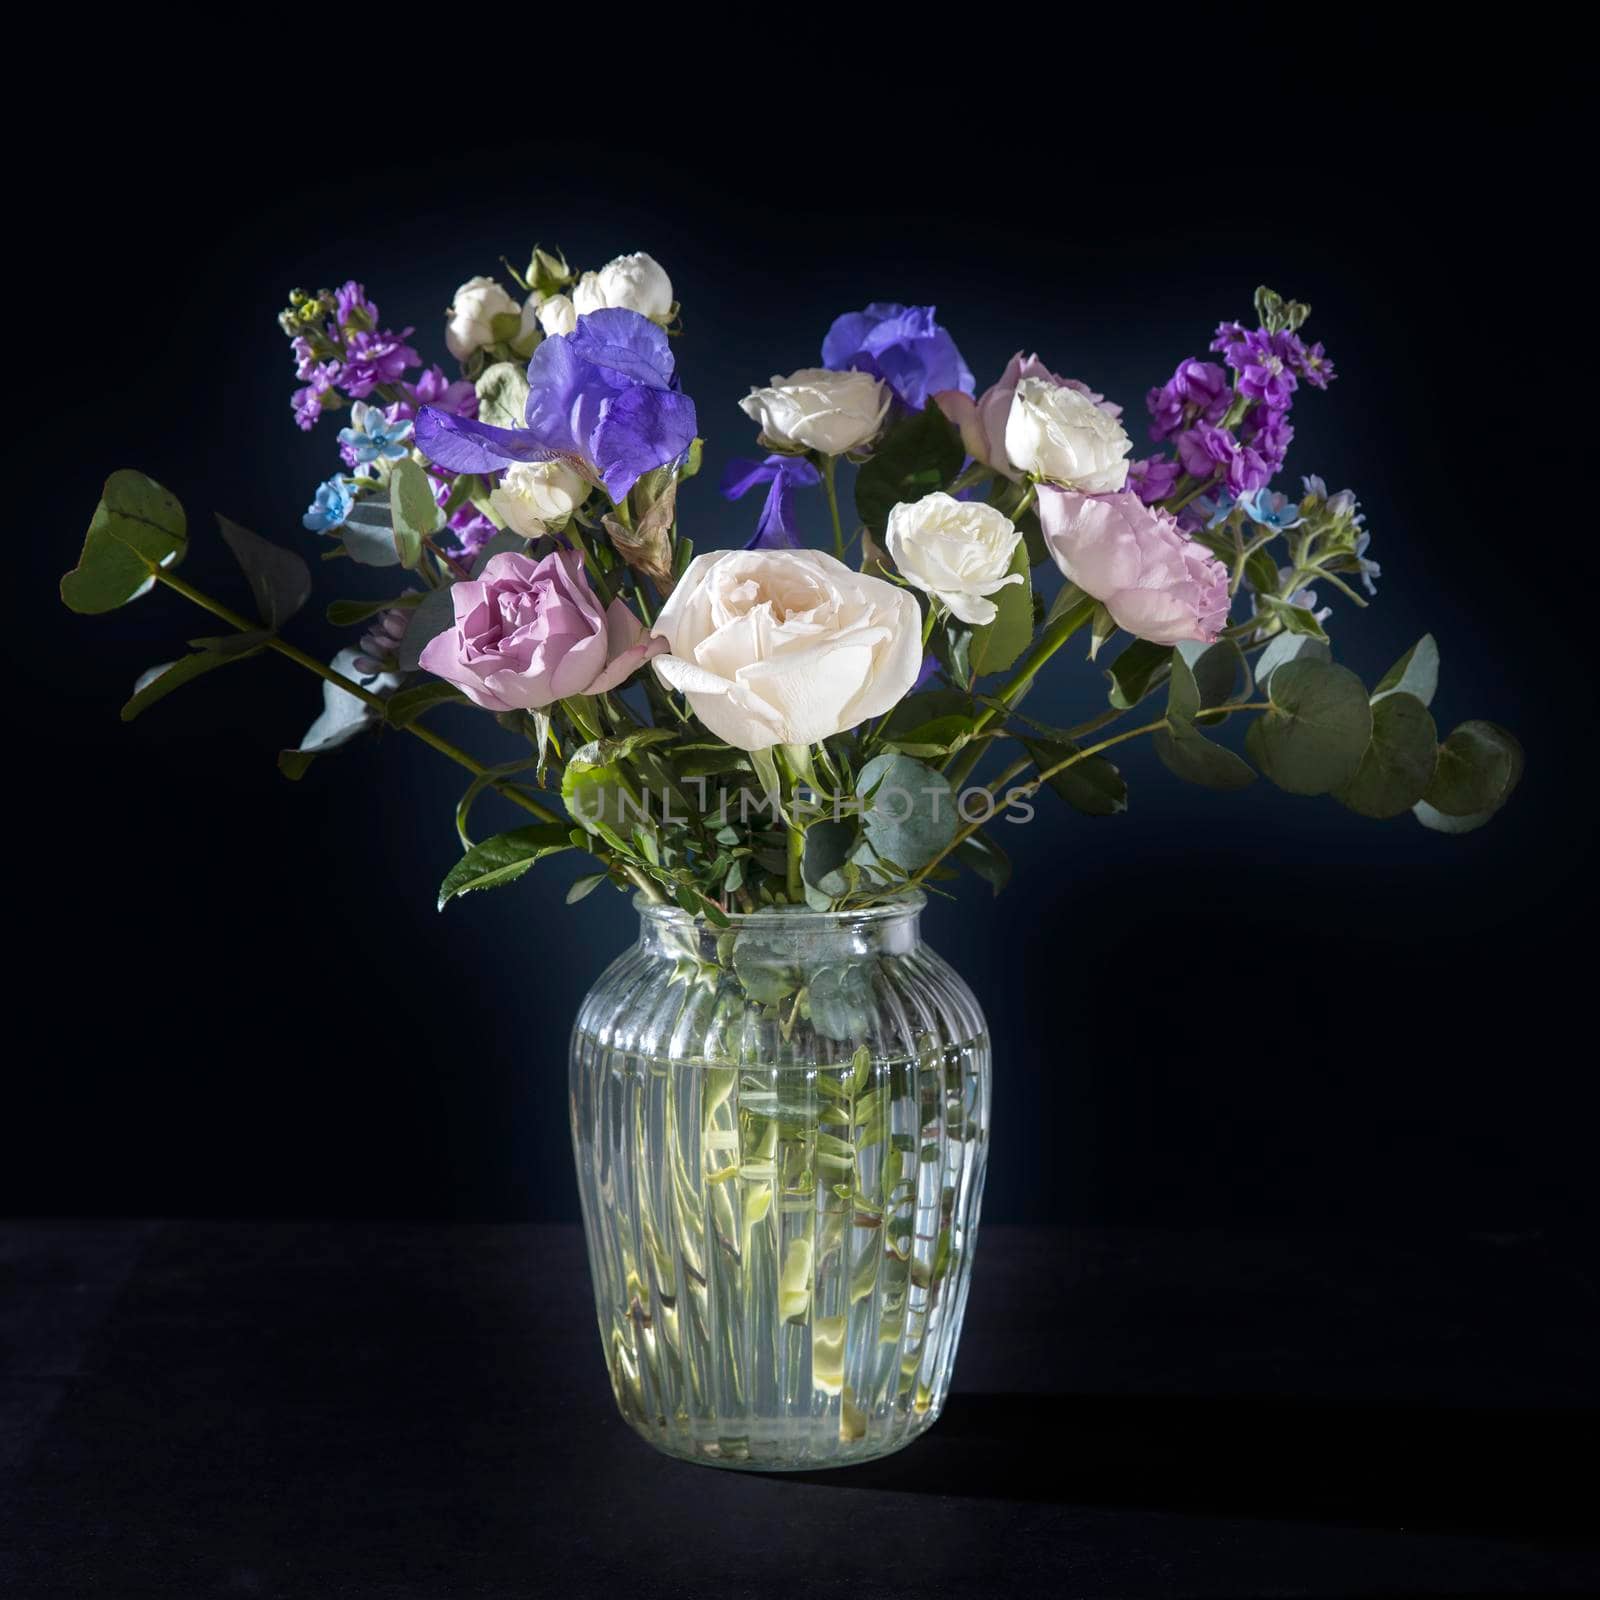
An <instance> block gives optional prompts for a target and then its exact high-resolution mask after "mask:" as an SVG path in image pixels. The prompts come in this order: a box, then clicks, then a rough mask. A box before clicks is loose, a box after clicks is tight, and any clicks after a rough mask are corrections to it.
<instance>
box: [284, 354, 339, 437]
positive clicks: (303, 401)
mask: <svg viewBox="0 0 1600 1600" xmlns="http://www.w3.org/2000/svg"><path fill="white" fill-rule="evenodd" d="M300 376H301V377H303V378H307V379H309V380H310V381H309V382H308V383H307V384H306V386H305V388H303V389H296V390H295V392H294V393H293V394H292V395H290V396H289V404H290V405H291V406H293V407H294V420H295V424H296V426H298V427H299V429H300V431H301V432H302V433H309V432H310V431H311V429H313V428H314V427H316V425H317V419H318V418H319V417H320V416H321V415H322V413H323V410H324V409H325V407H326V404H327V402H326V401H324V399H323V396H324V395H327V394H330V393H332V392H333V385H334V381H335V379H337V378H338V376H339V363H338V362H337V361H328V362H322V363H317V364H314V365H311V366H309V367H308V368H307V369H306V370H305V371H304V372H302V373H300ZM335 398H337V396H335Z"/></svg>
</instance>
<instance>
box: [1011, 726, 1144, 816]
mask: <svg viewBox="0 0 1600 1600" xmlns="http://www.w3.org/2000/svg"><path fill="white" fill-rule="evenodd" d="M1022 747H1023V749H1024V750H1026V751H1027V752H1028V754H1029V755H1030V756H1031V757H1032V758H1033V763H1034V765H1035V766H1036V767H1038V769H1039V771H1040V772H1041V773H1043V772H1048V771H1049V770H1050V768H1051V767H1054V766H1058V765H1060V763H1061V762H1063V761H1065V760H1066V759H1067V757H1068V756H1073V755H1076V754H1077V753H1078V747H1077V746H1076V745H1075V744H1072V743H1070V742H1069V741H1068V740H1065V739H1024V740H1023V741H1022ZM1045 782H1046V783H1047V784H1048V785H1049V786H1050V787H1051V788H1052V789H1053V790H1054V791H1055V792H1056V793H1057V794H1058V795H1060V796H1061V798H1062V799H1063V800H1065V801H1066V802H1067V804H1068V805H1069V806H1071V807H1072V809H1073V810H1074V811H1081V812H1083V814H1084V815H1085V816H1089V817H1114V816H1117V815H1118V814H1119V813H1121V812H1123V811H1126V810H1127V809H1128V785H1127V784H1126V782H1124V781H1123V777H1122V774H1121V773H1120V772H1118V771H1117V769H1116V768H1115V767H1114V766H1112V764H1111V763H1110V762H1109V761H1107V760H1106V758H1105V757H1104V756H1088V757H1086V758H1085V759H1084V760H1082V761H1074V762H1073V763H1072V765H1071V766H1070V767H1062V769H1061V771H1060V772H1057V773H1053V774H1052V775H1051V776H1050V777H1048V778H1046V779H1045Z"/></svg>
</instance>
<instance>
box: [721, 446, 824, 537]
mask: <svg viewBox="0 0 1600 1600" xmlns="http://www.w3.org/2000/svg"><path fill="white" fill-rule="evenodd" d="M821 482H822V474H821V473H820V472H818V471H817V469H816V468H815V467H814V466H812V465H811V463H810V462H809V461H807V460H806V459H805V457H804V456H776V455H775V456H768V457H767V459H766V460H765V461H730V462H729V463H728V470H727V471H726V472H724V473H723V475H722V493H723V497H724V498H725V499H728V500H738V499H740V498H741V497H742V496H744V495H746V494H748V493H749V492H750V490H752V489H753V488H755V486H756V485H757V484H758V483H765V484H769V485H770V486H771V487H770V488H768V490H767V500H766V504H765V505H763V506H762V508H761V516H760V517H759V519H758V520H757V522H756V531H755V533H754V534H753V535H752V536H751V538H750V541H749V543H748V544H746V545H745V549H746V550H798V549H799V548H800V546H801V545H802V543H803V542H804V541H803V540H802V539H801V537H800V534H799V532H798V531H797V530H796V528H795V525H794V492H795V490H796V489H814V488H815V487H816V486H817V485H818V484H819V483H821Z"/></svg>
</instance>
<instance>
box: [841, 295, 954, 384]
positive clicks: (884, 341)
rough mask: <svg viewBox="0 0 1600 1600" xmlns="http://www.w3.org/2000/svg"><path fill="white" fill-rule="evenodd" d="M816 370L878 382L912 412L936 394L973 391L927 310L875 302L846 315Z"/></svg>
mask: <svg viewBox="0 0 1600 1600" xmlns="http://www.w3.org/2000/svg"><path fill="white" fill-rule="evenodd" d="M822 364H823V366H825V367H827V368H828V369H829V370H830V371H832V372H848V371H849V370H850V369H851V368H852V367H854V368H855V369H856V371H858V372H870V373H871V374H872V375H873V376H874V377H877V378H882V379H883V381H884V382H885V383H887V384H888V385H889V387H890V388H891V389H893V390H894V392H895V393H896V394H897V395H898V396H899V397H900V399H901V400H903V401H904V402H905V404H906V405H908V406H910V407H911V409H912V410H913V411H921V410H922V408H923V407H924V406H925V405H927V403H928V401H929V400H930V399H931V398H932V397H933V396H934V395H936V394H938V393H939V392H940V390H942V389H959V390H960V391H961V393H962V394H971V393H972V391H973V381H972V369H971V368H970V367H968V365H967V364H966V362H965V361H963V360H962V359H961V352H960V351H959V350H957V349H956V342H955V340H954V339H952V338H951V337H950V334H949V332H948V331H947V330H946V329H944V328H942V327H940V326H939V324H938V323H937V322H935V321H934V308H933V307H932V306H902V305H896V304H894V303H893V302H892V301H888V300H875V301H873V303H872V304H871V305H870V306H868V307H867V309H866V310H865V311H850V312H846V313H845V315H844V316H842V317H840V318H839V319H838V320H837V321H836V322H835V323H834V325H833V326H832V327H831V328H829V329H828V336H827V338H825V339H824V340H823V341H822Z"/></svg>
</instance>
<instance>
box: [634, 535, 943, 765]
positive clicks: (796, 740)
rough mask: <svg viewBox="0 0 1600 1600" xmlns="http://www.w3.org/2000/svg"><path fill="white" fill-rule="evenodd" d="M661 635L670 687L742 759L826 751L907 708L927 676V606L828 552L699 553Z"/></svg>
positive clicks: (659, 668) (664, 612)
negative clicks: (903, 704) (798, 748)
mask: <svg viewBox="0 0 1600 1600" xmlns="http://www.w3.org/2000/svg"><path fill="white" fill-rule="evenodd" d="M652 631H653V632H655V633H657V634H660V635H661V636H662V637H664V638H665V639H666V640H667V644H668V649H669V652H670V653H669V654H667V655H664V656H658V657H657V658H656V661H655V669H656V672H657V673H658V674H659V675H660V677H661V680H662V682H664V683H666V684H668V685H670V686H671V687H672V688H674V689H678V690H681V691H682V692H683V693H684V694H685V695H687V696H688V699H689V704H690V705H691V706H692V707H693V708H694V714H695V715H696V716H697V717H699V719H700V720H701V721H702V722H703V723H704V724H705V725H706V726H707V727H708V728H709V729H710V730H711V731H712V732H713V733H714V734H716V735H717V737H718V738H719V739H725V740H727V742H728V743H729V744H731V745H733V746H734V747H735V748H737V749H740V750H765V749H767V748H769V747H770V746H772V745H775V744H814V743H816V741H817V740H819V739H826V738H829V737H831V736H832V735H833V734H836V733H839V732H841V731H842V730H844V729H846V728H854V727H856V726H857V725H858V724H860V723H862V722H865V721H867V720H868V719H869V718H871V717H879V716H882V715H883V713H884V712H886V711H888V710H890V709H891V708H892V707H894V706H896V705H898V704H899V703H900V701H901V700H902V699H904V698H905V696H906V694H907V693H908V692H909V691H910V688H911V685H912V684H913V683H915V682H916V679H917V673H918V672H919V671H920V670H921V667H922V619H921V613H920V612H919V610H918V608H917V602H916V597H915V596H914V595H912V594H910V593H909V592H908V591H906V590H905V589H902V588H899V587H898V586H897V585H895V584H892V583H885V582H884V580H883V579H882V578H869V577H868V576H867V575H866V574H865V573H862V572H853V571H852V570H851V569H850V568H849V567H847V566H845V564H844V563H843V562H842V561H835V560H834V559H833V557H832V556H829V555H824V554H823V553H822V552H821V551H820V550H716V551H712V552H711V553H710V554H709V555H703V556H696V557H695V559H694V560H693V561H691V562H690V563H689V565H688V567H687V568H686V569H685V570H684V574H683V576H682V577H681V578H680V579H679V580H678V582H677V586H676V587H675V588H674V589H673V591H672V595H671V597H670V598H669V599H668V601H667V603H666V604H665V605H664V606H662V608H661V613H660V615H659V616H658V617H657V618H656V621H655V627H654V629H653V630H652Z"/></svg>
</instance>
